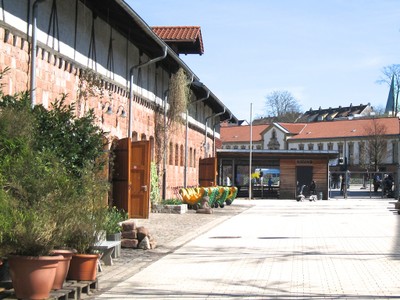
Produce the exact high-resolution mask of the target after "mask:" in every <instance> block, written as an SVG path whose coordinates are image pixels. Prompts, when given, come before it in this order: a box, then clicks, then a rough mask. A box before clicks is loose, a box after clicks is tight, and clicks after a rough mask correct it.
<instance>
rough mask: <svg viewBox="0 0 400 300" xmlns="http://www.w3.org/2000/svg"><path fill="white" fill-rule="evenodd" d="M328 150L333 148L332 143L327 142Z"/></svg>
mask: <svg viewBox="0 0 400 300" xmlns="http://www.w3.org/2000/svg"><path fill="white" fill-rule="evenodd" d="M328 150H329V151H332V150H333V143H328Z"/></svg>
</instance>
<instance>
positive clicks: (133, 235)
mask: <svg viewBox="0 0 400 300" xmlns="http://www.w3.org/2000/svg"><path fill="white" fill-rule="evenodd" d="M121 236H122V238H123V239H137V231H136V230H130V231H122V232H121Z"/></svg>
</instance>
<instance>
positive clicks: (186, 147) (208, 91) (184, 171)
mask: <svg viewBox="0 0 400 300" xmlns="http://www.w3.org/2000/svg"><path fill="white" fill-rule="evenodd" d="M208 97H210V90H209V89H207V95H206V96H205V97H203V98H200V99H197V100H195V101H193V102H190V103H189V105H192V104H194V103H197V102H201V101H204V100H207V99H208ZM189 105H188V106H189ZM188 140H189V108H186V129H185V166H184V169H183V186H184V187H185V188H186V187H187V165H188V161H187V160H188Z"/></svg>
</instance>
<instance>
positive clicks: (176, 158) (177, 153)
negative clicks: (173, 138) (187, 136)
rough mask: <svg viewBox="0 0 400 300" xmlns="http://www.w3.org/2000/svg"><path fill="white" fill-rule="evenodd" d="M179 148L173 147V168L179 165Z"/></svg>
mask: <svg viewBox="0 0 400 300" xmlns="http://www.w3.org/2000/svg"><path fill="white" fill-rule="evenodd" d="M178 163H179V146H178V144H176V145H175V166H178V165H179V164H178Z"/></svg>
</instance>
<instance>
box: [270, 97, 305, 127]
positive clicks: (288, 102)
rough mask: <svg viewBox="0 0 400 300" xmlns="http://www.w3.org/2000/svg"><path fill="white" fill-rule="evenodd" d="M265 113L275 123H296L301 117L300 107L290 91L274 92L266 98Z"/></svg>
mask: <svg viewBox="0 0 400 300" xmlns="http://www.w3.org/2000/svg"><path fill="white" fill-rule="evenodd" d="M265 111H266V113H267V115H269V116H272V117H273V120H274V121H275V122H294V121H296V119H297V118H298V117H299V116H300V115H301V111H300V105H299V103H298V101H297V99H296V98H294V97H293V95H292V94H291V93H290V92H288V91H274V92H272V93H270V94H269V95H268V96H267V97H266V101H265Z"/></svg>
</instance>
